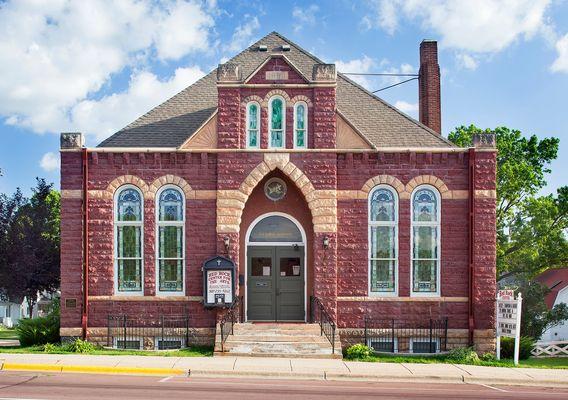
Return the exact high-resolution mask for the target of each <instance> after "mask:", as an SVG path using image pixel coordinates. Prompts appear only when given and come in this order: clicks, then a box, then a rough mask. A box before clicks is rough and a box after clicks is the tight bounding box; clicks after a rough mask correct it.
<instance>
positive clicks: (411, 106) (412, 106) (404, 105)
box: [394, 100, 418, 117]
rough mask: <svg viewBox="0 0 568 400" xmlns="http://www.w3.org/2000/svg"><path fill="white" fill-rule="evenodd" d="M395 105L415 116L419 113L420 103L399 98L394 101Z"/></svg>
mask: <svg viewBox="0 0 568 400" xmlns="http://www.w3.org/2000/svg"><path fill="white" fill-rule="evenodd" d="M394 106H395V107H396V108H398V109H399V110H400V111H402V112H404V113H407V114H409V115H411V116H413V117H416V116H417V115H418V103H408V102H406V101H403V100H398V101H397V102H396V103H394Z"/></svg>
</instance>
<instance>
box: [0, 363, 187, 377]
mask: <svg viewBox="0 0 568 400" xmlns="http://www.w3.org/2000/svg"><path fill="white" fill-rule="evenodd" d="M0 370H2V371H45V372H75V373H83V374H124V375H159V376H172V375H187V374H188V371H186V370H184V369H179V368H178V369H176V368H140V367H106V366H100V367H99V366H85V365H57V364H19V363H3V364H2V365H1V366H0Z"/></svg>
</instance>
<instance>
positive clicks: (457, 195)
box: [337, 189, 469, 200]
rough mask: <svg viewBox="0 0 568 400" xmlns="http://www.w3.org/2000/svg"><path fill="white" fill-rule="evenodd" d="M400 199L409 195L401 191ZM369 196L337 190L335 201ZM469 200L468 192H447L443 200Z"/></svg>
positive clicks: (362, 198)
mask: <svg viewBox="0 0 568 400" xmlns="http://www.w3.org/2000/svg"><path fill="white" fill-rule="evenodd" d="M399 195H400V198H401V199H407V200H408V199H410V193H408V192H406V191H403V192H401V193H399ZM368 196H369V193H368V192H365V191H363V190H345V189H343V190H338V191H337V200H366V199H367V198H368ZM468 198H469V191H468V190H449V191H448V192H447V194H446V197H445V198H444V200H467V199H468Z"/></svg>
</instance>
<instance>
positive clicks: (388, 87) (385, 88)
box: [371, 77, 418, 93]
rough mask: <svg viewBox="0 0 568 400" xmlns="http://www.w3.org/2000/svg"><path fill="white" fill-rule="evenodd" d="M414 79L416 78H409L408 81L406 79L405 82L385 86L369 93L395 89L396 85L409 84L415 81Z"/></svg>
mask: <svg viewBox="0 0 568 400" xmlns="http://www.w3.org/2000/svg"><path fill="white" fill-rule="evenodd" d="M415 79H418V77H415V78H410V79H407V80H405V81H402V82H398V83H395V84H394V85H390V86H386V87H384V88H381V89H378V90H375V91H373V92H371V93H377V92H381V91H383V90H387V89H390V88H392V87H395V86H398V85H402V84H403V83H406V82H410V81H413V80H415Z"/></svg>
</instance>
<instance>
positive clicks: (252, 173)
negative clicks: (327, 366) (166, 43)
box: [61, 57, 496, 349]
mask: <svg viewBox="0 0 568 400" xmlns="http://www.w3.org/2000/svg"><path fill="white" fill-rule="evenodd" d="M274 70H276V71H285V72H286V73H287V76H288V78H289V79H290V82H287V83H289V84H290V87H286V86H285V85H280V86H278V85H277V84H275V82H274V81H270V80H268V81H267V80H266V76H272V75H270V74H269V75H267V74H266V72H267V71H274ZM248 82H249V83H250V85H246V84H245V85H231V84H227V83H226V82H219V84H218V113H217V143H218V145H217V148H216V149H210V150H209V151H208V150H203V151H190V150H163V151H158V150H155V149H153V150H152V149H148V150H144V149H140V150H139V151H138V150H137V149H128V150H124V151H121V150H120V149H112V150H105V149H104V148H103V149H97V148H94V149H89V150H88V166H89V176H88V180H87V188H88V195H89V203H88V204H89V220H88V228H89V229H88V230H89V235H88V253H89V271H88V273H89V282H88V286H89V302H88V304H89V306H88V310H87V315H88V330H87V334H88V336H89V335H90V337H91V339H92V340H100V338H101V336H104V327H105V326H106V325H105V324H106V318H107V316H108V315H109V314H121V313H126V314H146V315H150V316H151V315H160V314H162V313H172V314H187V315H189V316H190V323H191V326H192V327H193V328H196V329H201V330H202V332H204V335H205V336H207V335H211V333H212V332H213V330H212V329H213V328H214V327H215V321H216V318H218V312H217V311H214V310H213V311H212V310H206V309H205V308H204V307H203V305H202V304H201V301H202V296H203V293H202V289H203V277H202V271H201V264H202V262H203V261H204V260H205V259H207V258H209V257H212V256H214V255H216V254H220V255H225V256H228V257H230V258H231V259H232V260H234V262H235V264H236V266H237V269H238V273H239V274H243V273H244V263H245V258H244V248H245V237H244V236H245V232H246V231H247V229H248V228H249V227H250V224H251V222H252V221H253V220H255V218H257V217H258V216H260V215H262V214H264V213H267V212H272V211H277V212H282V213H286V214H289V215H291V216H293V217H294V218H295V219H297V220H298V221H299V222H300V223H301V225H302V227H303V228H304V231H305V232H306V235H307V243H306V251H307V266H306V270H307V281H306V285H307V286H306V292H307V295H308V296H310V295H315V296H317V297H319V298H321V299H322V300H323V302H324V304H325V305H326V307H327V308H328V310H329V311H330V314H332V316H333V317H334V318H335V319H336V321H337V324H338V326H339V327H340V328H341V329H342V330H345V343H348V342H349V340H351V339H350V338H351V336H350V334H349V333H348V332H347V331H348V330H351V332H354V331H356V330H358V329H359V330H360V329H361V328H362V326H363V319H364V316H365V315H373V316H377V317H388V318H416V317H422V318H429V317H431V318H439V317H445V316H447V317H448V318H449V328H450V330H451V332H452V338H453V339H452V340H453V343H455V344H456V345H458V344H466V343H467V335H468V328H469V325H468V318H469V311H468V310H469V302H470V301H473V309H474V321H475V325H474V326H473V328H474V330H475V332H474V337H475V340H476V342H477V343H478V344H479V345H480V347H479V348H480V349H481V348H483V349H487V348H489V347H490V346H491V340H490V338H489V339H488V337H489V336H490V335H489V336H488V333H487V332H489V331H490V330H491V329H492V328H493V326H494V300H493V299H494V295H495V168H496V165H495V152H494V151H493V150H491V149H490V150H487V149H484V150H483V151H479V150H476V149H472V150H471V151H467V149H465V150H461V149H455V148H447V149H445V148H440V149H437V150H436V149H424V150H416V149H414V150H409V151H404V150H401V151H394V150H392V151H390V150H385V149H382V150H381V149H378V150H374V149H373V150H368V151H367V150H365V151H356V150H354V151H349V150H341V151H335V150H334V149H335V147H336V142H337V132H336V122H335V121H336V108H337V107H336V88H335V86H334V85H333V84H321V85H318V84H313V83H307V80H306V79H305V77H303V76H301V75H300V73H299V72H298V71H296V69H295V68H293V66H290V65H289V64H288V63H287V62H286V60H285V58H281V57H278V58H274V59H273V60H270V61H269V62H267V63H266V64H265V65H264V66H263V67H262V68H260V69H259V70H258V72H257V73H256V75H254V76H252V77H251V78H250V79H249V81H248ZM263 85H269V86H270V85H273V86H274V85H276V86H278V88H274V87H264V86H263ZM274 94H279V95H281V96H282V97H283V98H284V99H285V100H286V106H287V108H286V135H287V136H286V149H283V150H279V151H277V152H276V151H273V152H270V151H269V150H267V147H268V140H267V134H266V132H267V131H268V121H267V119H268V110H267V107H268V99H269V98H270V96H272V95H274ZM253 100H254V101H257V102H258V103H259V104H260V105H261V127H260V128H261V129H260V132H261V141H260V150H258V151H247V150H245V149H244V148H245V147H246V140H245V137H246V135H245V125H246V122H245V121H246V118H245V112H246V104H247V102H248V101H253ZM299 100H302V101H304V102H306V103H307V104H308V121H309V124H308V149H306V150H302V151H298V150H294V149H293V134H292V132H293V120H294V118H293V105H294V102H295V101H299ZM355 125H356V124H355ZM81 162H82V153H81V152H79V151H77V150H74V149H63V150H62V159H61V165H62V167H61V172H62V181H61V188H62V193H63V196H62V216H61V227H62V259H61V271H62V286H61V289H62V325H61V326H62V335H63V336H79V335H80V333H81V329H80V328H81V306H82V296H83V294H82V287H83V283H82V261H83V260H82V246H83V244H82V213H81V206H82V196H81V190H82V188H83V177H82V170H81ZM470 164H472V165H473V171H474V173H473V174H472V173H471V168H470V166H471V165H470ZM273 176H278V177H280V178H282V179H283V180H284V181H285V182H286V183H287V186H288V192H287V195H286V197H285V199H284V200H282V201H279V202H273V201H270V200H268V199H267V198H266V197H265V195H264V192H263V187H264V183H265V182H266V180H267V179H269V178H270V177H273ZM473 178H474V179H473ZM126 183H129V184H132V185H135V186H137V187H138V188H139V189H140V190H141V192H142V194H143V196H144V216H145V217H144V244H143V247H144V263H143V265H144V282H143V289H144V290H143V296H131V297H128V298H126V297H121V296H117V295H116V294H115V289H114V268H115V267H114V255H113V254H114V250H113V248H114V228H113V210H114V200H113V198H114V194H115V192H116V190H117V189H118V188H119V187H120V186H121V185H123V184H126ZM378 183H383V184H389V185H391V186H392V187H393V188H394V190H395V191H396V192H397V194H398V197H399V231H398V232H399V233H398V243H399V252H398V254H399V257H398V269H399V270H398V271H399V272H398V296H397V297H391V298H386V297H384V298H383V297H376V296H375V297H373V296H370V295H369V292H368V282H369V276H368V227H367V203H368V193H369V191H370V190H371V189H372V187H373V186H375V185H376V184H378ZM164 184H174V185H177V186H179V187H180V188H181V189H182V190H183V191H184V193H185V195H186V215H185V218H186V223H185V228H186V230H185V243H186V257H185V258H186V260H185V275H184V276H185V293H183V294H181V295H180V296H177V297H161V296H156V278H155V276H156V274H155V272H156V270H155V268H156V259H155V252H156V244H155V236H156V235H155V232H156V230H155V216H154V215H155V195H156V191H157V190H158V189H159V188H160V187H161V186H162V185H164ZM420 184H428V185H431V186H433V187H435V188H436V189H437V190H438V191H439V192H440V196H441V199H442V201H441V210H442V211H441V292H440V296H438V297H412V296H411V293H410V264H411V262H410V250H411V249H410V246H411V244H410V206H411V204H410V194H411V192H412V190H413V189H414V188H415V187H416V186H418V185H420ZM470 193H473V194H474V196H475V197H474V201H473V202H472V204H473V213H474V218H473V219H470V214H469V212H470V200H471V199H470ZM471 221H474V222H473V226H472V225H471ZM225 238H229V240H230V245H229V248H228V251H227V250H226V248H225ZM324 238H326V240H328V241H329V247H328V248H324V246H323V241H324ZM472 245H473V250H474V251H473V253H472V254H473V259H472V260H470V246H472ZM470 266H472V267H473V277H474V279H473V290H472V292H473V298H470V293H469V276H470ZM238 293H240V295H242V296H246V292H245V290H244V288H242V287H240V288H238ZM71 298H74V299H76V300H77V304H76V307H75V308H71V307H66V306H65V304H66V300H67V299H71ZM306 311H307V312H309V310H306ZM97 338H98V339H97ZM488 346H489V347H488Z"/></svg>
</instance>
